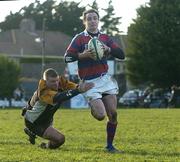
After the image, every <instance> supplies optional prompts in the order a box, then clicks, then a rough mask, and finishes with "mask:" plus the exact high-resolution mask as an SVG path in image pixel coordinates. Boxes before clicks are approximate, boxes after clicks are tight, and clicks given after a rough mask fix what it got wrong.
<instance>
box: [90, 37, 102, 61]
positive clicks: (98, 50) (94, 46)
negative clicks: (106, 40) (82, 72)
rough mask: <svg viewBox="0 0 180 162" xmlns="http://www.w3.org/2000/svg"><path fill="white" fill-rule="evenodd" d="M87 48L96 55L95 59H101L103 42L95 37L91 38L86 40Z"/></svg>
mask: <svg viewBox="0 0 180 162" xmlns="http://www.w3.org/2000/svg"><path fill="white" fill-rule="evenodd" d="M88 49H91V50H92V51H93V53H94V54H95V56H96V60H101V59H102V57H103V56H104V49H103V43H102V42H101V41H100V40H98V38H97V37H94V38H91V39H90V40H89V42H88Z"/></svg>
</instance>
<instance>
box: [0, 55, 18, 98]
mask: <svg viewBox="0 0 180 162" xmlns="http://www.w3.org/2000/svg"><path fill="white" fill-rule="evenodd" d="M0 74H1V76H0V98H4V97H7V98H10V97H11V96H12V95H13V91H14V89H15V88H16V87H17V86H18V84H19V83H18V81H19V75H20V66H19V65H18V64H17V63H16V62H15V61H13V60H10V59H8V58H7V57H5V56H0Z"/></svg>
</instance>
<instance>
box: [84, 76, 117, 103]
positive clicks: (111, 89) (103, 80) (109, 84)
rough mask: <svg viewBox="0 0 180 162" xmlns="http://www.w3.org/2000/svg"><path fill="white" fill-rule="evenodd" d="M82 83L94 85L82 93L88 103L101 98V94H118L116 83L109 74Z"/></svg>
mask: <svg viewBox="0 0 180 162" xmlns="http://www.w3.org/2000/svg"><path fill="white" fill-rule="evenodd" d="M84 82H92V83H94V87H93V88H92V89H90V90H88V91H87V92H85V93H83V95H84V97H85V98H86V100H87V101H88V102H89V101H91V100H94V99H98V98H102V94H118V93H119V88H118V84H117V81H116V80H115V79H114V78H113V77H112V76H111V75H109V74H104V75H102V76H100V77H98V78H95V79H90V80H85V81H84Z"/></svg>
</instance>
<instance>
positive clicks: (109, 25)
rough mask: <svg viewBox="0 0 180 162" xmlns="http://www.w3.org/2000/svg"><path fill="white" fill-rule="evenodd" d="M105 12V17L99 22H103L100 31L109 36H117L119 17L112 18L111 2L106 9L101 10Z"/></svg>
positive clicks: (112, 8)
mask: <svg viewBox="0 0 180 162" xmlns="http://www.w3.org/2000/svg"><path fill="white" fill-rule="evenodd" d="M103 10H104V11H105V16H103V17H102V18H101V19H100V20H101V21H102V22H103V25H102V31H103V32H105V33H106V34H109V35H112V36H114V35H119V34H120V30H119V25H120V24H121V23H120V19H121V17H114V15H115V13H114V7H113V5H112V0H110V1H109V3H108V8H106V9H103Z"/></svg>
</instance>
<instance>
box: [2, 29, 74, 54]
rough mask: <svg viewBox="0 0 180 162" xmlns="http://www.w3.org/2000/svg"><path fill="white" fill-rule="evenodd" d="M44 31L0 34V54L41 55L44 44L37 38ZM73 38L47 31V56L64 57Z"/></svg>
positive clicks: (10, 31) (17, 30) (14, 30)
mask: <svg viewBox="0 0 180 162" xmlns="http://www.w3.org/2000/svg"><path fill="white" fill-rule="evenodd" d="M41 37H42V31H35V32H34V33H31V32H23V31H21V30H19V29H13V30H9V31H4V32H0V53H2V54H3V53H4V54H9V55H16V56H17V55H21V56H22V55H41V50H42V43H41V42H39V43H38V42H36V41H35V39H36V38H41ZM71 39H72V38H71V37H70V36H68V35H65V34H63V33H61V32H57V31H45V38H44V40H45V55H48V56H63V55H64V53H65V50H66V48H67V46H68V45H69V43H70V41H71Z"/></svg>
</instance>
